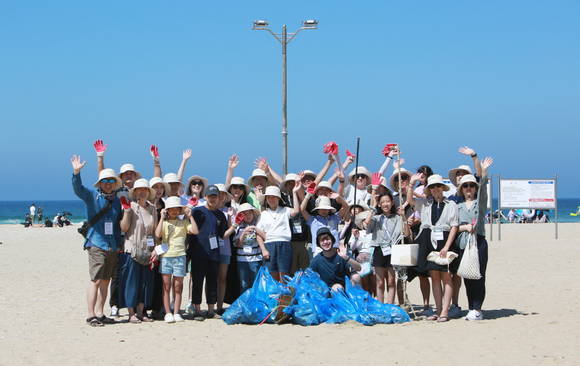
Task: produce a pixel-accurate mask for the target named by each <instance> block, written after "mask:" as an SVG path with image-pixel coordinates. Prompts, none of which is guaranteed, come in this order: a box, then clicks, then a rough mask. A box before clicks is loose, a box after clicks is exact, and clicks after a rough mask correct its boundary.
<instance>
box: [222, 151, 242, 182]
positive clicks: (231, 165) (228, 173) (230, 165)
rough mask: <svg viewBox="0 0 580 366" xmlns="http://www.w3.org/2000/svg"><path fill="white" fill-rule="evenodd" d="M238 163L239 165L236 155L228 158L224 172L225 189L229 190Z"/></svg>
mask: <svg viewBox="0 0 580 366" xmlns="http://www.w3.org/2000/svg"><path fill="white" fill-rule="evenodd" d="M239 163H240V157H239V156H237V155H236V154H234V155H232V156H230V158H229V160H228V169H227V171H226V182H225V186H226V189H228V188H230V184H231V183H232V178H233V177H234V170H235V169H236V168H237V167H238V164H239Z"/></svg>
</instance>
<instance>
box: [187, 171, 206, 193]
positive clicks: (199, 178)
mask: <svg viewBox="0 0 580 366" xmlns="http://www.w3.org/2000/svg"><path fill="white" fill-rule="evenodd" d="M194 180H200V181H201V182H202V183H203V189H202V190H201V192H202V194H203V191H205V189H206V188H207V186H208V181H207V179H206V178H205V177H202V176H199V175H192V176H191V177H189V179H188V180H187V185H186V186H185V191H186V192H185V194H187V195H188V196H191V182H193V181H194Z"/></svg>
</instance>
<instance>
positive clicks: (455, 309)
mask: <svg viewBox="0 0 580 366" xmlns="http://www.w3.org/2000/svg"><path fill="white" fill-rule="evenodd" d="M449 317H450V318H459V317H461V307H460V306H457V305H455V304H452V305H451V306H450V307H449Z"/></svg>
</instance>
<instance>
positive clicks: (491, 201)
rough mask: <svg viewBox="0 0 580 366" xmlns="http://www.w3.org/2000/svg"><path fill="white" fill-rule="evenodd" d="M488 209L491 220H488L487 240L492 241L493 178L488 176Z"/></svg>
mask: <svg viewBox="0 0 580 366" xmlns="http://www.w3.org/2000/svg"><path fill="white" fill-rule="evenodd" d="M489 203H490V205H489V207H490V208H489V210H490V212H491V220H489V241H493V178H492V177H489Z"/></svg>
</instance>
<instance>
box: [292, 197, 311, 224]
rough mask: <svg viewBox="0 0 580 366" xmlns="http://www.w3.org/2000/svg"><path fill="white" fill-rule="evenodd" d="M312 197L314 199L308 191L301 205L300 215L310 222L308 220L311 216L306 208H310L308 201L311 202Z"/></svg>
mask: <svg viewBox="0 0 580 366" xmlns="http://www.w3.org/2000/svg"><path fill="white" fill-rule="evenodd" d="M293 192H294V191H293ZM310 197H312V193H310V192H308V191H307V192H306V195H305V196H304V199H303V200H302V202H301V203H300V213H301V214H302V217H303V218H304V220H306V221H308V219H310V214H309V213H308V211H307V210H306V207H308V201H309V200H310ZM294 205H296V202H294Z"/></svg>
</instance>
